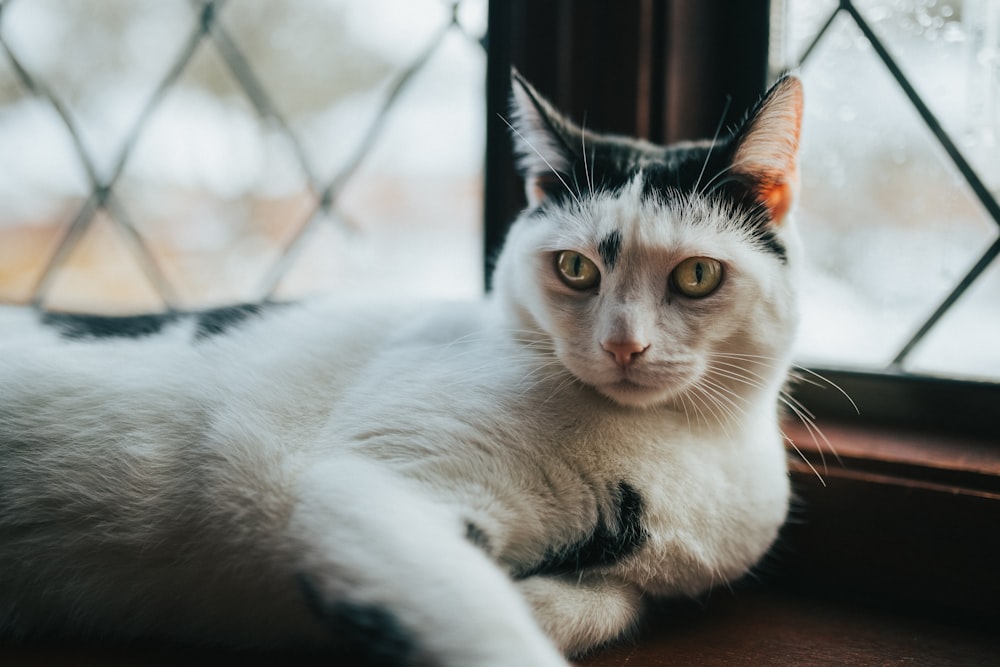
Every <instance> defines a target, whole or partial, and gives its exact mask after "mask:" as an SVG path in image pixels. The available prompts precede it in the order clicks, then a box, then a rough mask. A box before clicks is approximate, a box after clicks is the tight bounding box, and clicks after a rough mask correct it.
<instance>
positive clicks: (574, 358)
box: [0, 75, 802, 667]
mask: <svg viewBox="0 0 1000 667" xmlns="http://www.w3.org/2000/svg"><path fill="white" fill-rule="evenodd" d="M513 87H514V100H515V102H514V105H515V112H514V120H513V128H514V133H515V135H516V137H515V141H517V145H518V151H519V154H520V166H521V169H522V171H523V174H524V176H525V180H526V183H527V190H528V193H529V199H530V206H529V208H528V209H527V210H526V211H525V212H524V213H522V214H521V216H520V217H519V218H518V220H517V221H516V223H515V224H514V226H513V227H512V229H511V230H510V233H509V236H508V238H507V241H506V245H505V247H504V250H503V252H502V254H501V255H500V257H499V259H498V262H497V265H496V273H495V279H494V285H495V289H494V291H493V293H492V294H490V295H489V296H488V297H486V298H485V299H484V300H483V301H482V302H480V303H471V304H466V305H441V306H430V305H409V306H406V307H394V308H388V307H384V306H382V307H379V308H372V309H369V310H368V311H367V312H364V311H362V310H347V309H344V308H338V307H336V306H334V305H331V304H324V303H302V304H298V305H296V304H283V305H277V304H263V305H260V306H242V307H234V308H229V309H222V310H216V311H210V312H205V313H190V314H168V315H160V316H140V317H132V318H99V317H86V316H74V315H65V314H39V313H36V312H34V311H29V310H25V309H15V308H8V309H5V310H3V311H0V331H2V335H0V635H2V636H5V637H7V638H21V637H46V636H51V635H57V636H67V635H69V636H102V637H103V636H111V637H136V636H139V637H160V638H171V639H180V640H184V641H196V642H208V643H220V644H225V645H236V646H239V645H243V646H284V645H304V644H308V645H313V644H330V645H331V646H332V647H333V648H332V649H331V650H334V651H337V652H339V653H335V655H344V656H348V657H350V658H351V659H353V660H356V661H359V662H361V661H365V662H366V664H386V665H390V664H391V665H442V666H444V665H447V666H452V667H470V666H487V665H497V666H500V665H504V666H507V667H525V666H528V665H537V666H547V665H551V666H556V665H565V664H566V662H565V658H564V657H563V656H564V655H570V656H572V655H578V654H580V653H582V652H585V651H587V650H589V649H592V648H593V647H595V646H598V645H601V644H603V643H606V642H608V641H611V640H614V639H615V638H617V637H619V636H621V635H622V634H623V633H626V632H627V631H628V630H629V629H630V628H632V627H633V626H634V624H635V623H636V620H637V618H638V616H639V614H640V610H641V608H642V605H643V600H644V599H645V598H648V597H653V596H670V595H683V596H687V595H696V594H698V593H700V592H702V591H705V590H706V589H708V588H710V587H712V586H713V585H719V584H722V583H723V582H727V581H730V580H733V579H735V578H738V577H740V576H741V575H743V574H744V573H746V572H747V571H748V570H749V569H750V568H751V567H752V566H753V565H754V564H755V563H756V562H757V561H758V560H759V559H760V558H761V557H762V555H763V554H764V553H765V552H766V551H767V550H768V549H769V547H770V545H771V543H772V542H773V540H774V539H775V536H776V534H777V531H778V528H779V527H780V526H781V524H782V523H783V521H784V519H785V514H786V511H787V506H788V499H789V485H788V479H787V476H786V462H785V450H784V447H783V443H782V436H781V434H780V432H779V428H778V412H779V411H778V407H777V406H778V394H779V391H780V389H781V387H782V385H783V383H784V382H785V379H786V374H787V371H788V366H789V351H790V347H791V342H792V338H793V335H794V331H795V328H796V320H797V314H796V311H797V307H796V296H795V293H796V289H795V288H796V278H795V274H794V263H795V259H796V254H797V253H796V241H795V236H794V232H793V229H792V227H791V221H790V219H789V216H788V211H789V207H790V205H791V203H792V200H793V197H794V190H795V184H796V150H797V145H798V134H799V124H800V118H801V106H802V93H801V85H800V83H799V82H798V81H797V80H796V79H794V78H785V79H783V80H781V81H779V82H778V83H777V84H776V85H775V87H774V88H772V90H771V91H770V92H769V93H768V95H767V96H766V97H765V99H764V100H763V101H762V102H761V103H760V104H759V105H758V107H757V108H756V109H755V110H753V111H752V112H751V114H750V115H749V116H748V117H747V120H746V121H745V122H744V123H743V124H742V125H741V127H739V128H738V129H737V130H736V131H735V132H733V133H732V135H731V136H728V137H724V138H722V139H720V140H718V141H716V142H714V143H709V142H704V143H697V144H686V145H683V146H674V147H659V146H654V145H651V144H648V143H645V142H641V141H634V140H630V139H625V138H621V137H613V136H601V135H597V134H593V133H590V132H583V131H581V130H580V129H579V128H578V127H577V126H575V125H573V124H572V123H570V122H569V121H568V120H566V119H565V118H563V117H562V116H560V115H559V114H558V113H557V112H556V111H555V110H554V109H552V108H551V106H550V105H549V104H548V103H547V102H545V101H544V100H543V99H542V98H541V97H539V95H538V94H537V93H536V92H535V91H534V90H533V89H532V88H531V87H530V86H529V85H528V84H527V83H526V82H524V81H523V80H522V79H520V77H518V76H517V75H515V77H514V82H513Z"/></svg>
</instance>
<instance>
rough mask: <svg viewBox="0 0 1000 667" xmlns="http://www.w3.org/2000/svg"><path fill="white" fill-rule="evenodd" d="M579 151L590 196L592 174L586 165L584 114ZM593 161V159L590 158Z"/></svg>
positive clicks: (592, 188) (592, 183)
mask: <svg viewBox="0 0 1000 667" xmlns="http://www.w3.org/2000/svg"><path fill="white" fill-rule="evenodd" d="M580 152H581V154H582V155H583V180H584V181H586V183H587V187H588V188H589V189H590V196H591V197H593V196H594V176H593V174H591V173H590V168H589V167H588V166H587V118H586V116H584V118H583V125H582V126H581V128H580ZM591 162H593V160H591Z"/></svg>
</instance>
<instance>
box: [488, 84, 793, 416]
mask: <svg viewBox="0 0 1000 667" xmlns="http://www.w3.org/2000/svg"><path fill="white" fill-rule="evenodd" d="M801 118H802V86H801V84H800V82H799V81H798V80H797V79H795V78H792V77H787V78H784V79H782V80H780V81H779V82H778V83H777V84H775V86H774V87H773V88H772V89H771V90H770V92H768V93H767V95H766V96H765V97H764V98H763V99H762V100H761V101H760V103H759V104H758V105H757V106H756V107H755V108H754V109H753V110H752V111H751V112H750V113H749V114H748V115H747V117H746V119H745V120H744V121H743V122H742V123H741V124H740V125H739V127H737V128H735V130H733V131H732V132H729V133H727V134H726V135H725V136H722V137H719V138H717V140H715V141H704V142H696V143H685V144H679V145H673V146H667V147H664V146H657V145H653V144H650V143H648V142H644V141H637V140H633V139H628V138H624V137H618V136H609V135H599V134H596V133H593V132H590V131H587V130H583V129H581V128H580V127H579V126H577V125H575V124H574V123H573V122H571V121H570V120H569V119H567V118H566V117H564V116H563V115H561V114H560V113H559V112H557V111H556V110H555V109H554V108H553V107H552V105H551V104H549V103H548V102H547V101H545V100H544V99H543V98H542V97H541V96H540V95H539V94H538V93H537V92H536V91H535V90H534V89H533V88H532V87H531V86H530V85H529V84H528V83H527V82H526V81H524V80H523V79H522V78H521V77H520V76H519V75H517V74H516V73H515V74H514V77H513V113H512V123H511V126H512V130H513V135H514V141H515V144H516V153H517V156H518V166H519V169H520V171H521V174H522V176H523V177H524V180H525V185H526V191H527V195H528V201H529V205H528V208H527V209H526V210H525V211H524V212H522V214H521V215H520V217H519V218H518V219H517V221H516V222H515V223H514V225H513V226H512V228H511V230H510V232H509V234H508V237H507V241H506V243H505V246H504V250H503V252H502V253H501V255H500V257H499V258H498V261H497V266H496V273H495V279H494V285H495V290H496V297H497V298H498V299H499V300H500V302H501V303H502V304H503V305H504V306H505V308H506V309H507V313H508V316H509V317H511V318H513V319H514V321H515V324H514V326H515V328H518V329H521V330H528V331H532V332H536V333H537V334H538V335H540V336H542V337H544V338H545V339H547V340H550V341H551V343H552V345H553V347H554V349H555V354H556V355H557V357H558V358H559V360H560V361H561V362H562V363H563V364H564V365H565V366H566V368H567V369H568V370H569V371H570V372H571V373H572V374H573V375H575V376H576V377H577V378H578V379H579V380H580V381H582V382H583V383H585V384H587V385H590V386H592V387H594V388H596V389H597V390H598V391H599V392H600V393H602V394H604V395H605V396H606V397H608V398H610V399H612V400H613V401H616V402H617V403H620V404H622V405H628V406H651V405H658V404H663V403H675V404H677V405H678V407H684V408H685V409H687V408H688V407H690V408H691V409H692V410H695V411H698V410H699V408H698V404H699V403H701V404H702V405H703V406H716V407H714V408H713V407H703V408H702V410H707V411H710V412H711V411H713V410H724V409H725V408H724V407H718V405H719V404H720V403H722V404H723V405H727V406H731V405H733V404H734V403H735V399H734V398H733V397H732V396H731V395H732V394H738V395H739V396H740V397H744V396H746V395H747V394H750V393H753V392H754V391H756V390H758V389H763V388H765V387H766V388H767V389H774V388H775V387H776V386H777V385H779V384H780V383H781V382H782V381H783V379H784V378H783V376H784V374H785V371H786V367H787V360H788V354H789V348H790V347H791V344H792V339H793V337H794V332H795V328H796V323H797V305H796V298H795V292H796V290H795V276H794V275H793V266H794V262H795V259H796V237H795V234H794V231H793V229H792V225H791V219H790V210H791V207H792V203H793V200H794V197H795V193H796V185H797V182H798V179H797V163H796V154H797V150H798V144H799V127H800V123H801Z"/></svg>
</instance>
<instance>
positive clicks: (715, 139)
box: [692, 95, 733, 194]
mask: <svg viewBox="0 0 1000 667" xmlns="http://www.w3.org/2000/svg"><path fill="white" fill-rule="evenodd" d="M732 101H733V98H732V97H731V96H729V95H726V104H725V105H724V106H723V107H722V115H721V116H719V123H718V124H717V125H716V126H715V134H714V135H712V143H710V144H709V145H708V153H706V154H705V161H704V162H702V164H701V171H700V172H698V180H696V181H695V182H694V187H693V188H692V190H694V192H696V193H698V194H701V193H700V192H699V190H698V186H699V185H700V184H701V179H702V177H703V176H704V175H705V168H706V167H708V162H709V160H711V159H712V151H713V150H715V145H716V143H717V142H718V141H719V133H720V132H721V131H722V124H723V123H724V122H725V121H726V114H727V113H729V105H730V104H731V103H732Z"/></svg>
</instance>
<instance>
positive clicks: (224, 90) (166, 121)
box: [0, 0, 1000, 380]
mask: <svg viewBox="0 0 1000 667" xmlns="http://www.w3.org/2000/svg"><path fill="white" fill-rule="evenodd" d="M649 2H652V3H653V4H655V0H649ZM647 4H648V3H647ZM839 9H840V10H839ZM850 9H851V10H852V11H853V12H856V14H852V11H847V10H843V9H842V8H841V5H840V3H838V1H837V0H772V1H771V24H770V40H769V41H770V66H771V72H772V75H775V74H777V73H778V72H779V71H782V70H785V69H789V68H792V69H796V70H797V71H798V72H799V73H800V75H801V76H802V77H803V79H804V81H805V85H806V96H807V104H806V118H805V122H804V130H803V131H804V143H803V152H802V174H803V181H802V196H801V200H800V205H799V215H798V219H799V226H800V229H801V231H802V233H803V236H804V237H805V244H806V247H807V252H808V255H809V262H808V267H807V268H808V270H807V272H806V276H805V281H806V285H805V291H806V298H805V300H804V310H805V313H804V315H805V320H804V325H803V332H802V334H803V335H802V340H801V344H800V351H799V357H800V359H801V360H802V362H803V363H810V364H820V365H824V364H825V365H839V366H850V367H856V368H885V367H887V366H891V365H893V363H894V360H897V359H901V357H900V356H899V354H900V349H901V347H904V346H906V345H907V344H908V341H913V340H914V339H913V335H914V332H915V331H918V330H919V329H920V328H921V327H922V326H924V325H925V324H926V323H927V322H928V321H929V320H928V318H929V317H931V316H932V315H935V314H937V317H935V318H933V322H932V324H931V326H929V327H928V330H927V331H926V332H925V333H924V334H923V335H921V336H920V337H919V339H917V340H916V342H915V343H914V344H913V347H912V350H908V351H907V353H906V355H905V363H904V364H903V366H904V367H905V370H906V371H907V372H914V373H923V374H931V375H939V376H947V377H963V378H975V379H988V380H997V379H1000V344H998V342H997V341H998V340H1000V335H998V331H1000V307H998V306H1000V266H998V265H997V262H996V261H994V258H995V257H996V254H997V249H998V248H1000V245H997V243H998V241H997V239H998V236H1000V234H998V225H997V221H996V220H997V219H996V217H995V216H994V213H995V211H993V212H991V210H990V209H989V207H988V206H987V205H985V204H984V201H986V200H987V199H989V198H990V197H992V199H993V200H995V199H996V198H997V195H998V194H1000V152H998V150H997V141H998V133H1000V2H995V1H993V0H858V1H857V2H854V3H850ZM487 13H488V7H487V0H461V1H460V2H445V1H444V0H365V1H363V2H362V1H359V0H293V1H289V2H281V3H276V2H268V1H267V0H238V1H237V0H230V1H229V2H225V1H216V2H207V1H201V0H193V1H188V0H142V1H136V0H0V301H3V302H10V303H22V304H28V303H33V304H35V305H39V306H42V307H45V308H50V309H57V310H72V311H87V312H95V311H96V312H106V313H134V312H144V311H151V310H164V309H168V308H176V309H190V308H200V307H206V306H214V305H222V304H227V303H233V302H243V301H252V300H256V299H261V298H279V299H284V298H292V297H298V296H303V295H307V294H314V293H322V292H330V291H336V292H338V293H342V294H349V295H352V296H357V297H368V296H373V295H384V294H387V293H391V294H393V295H394V296H396V297H401V298H415V297H428V296H429V297H440V298H471V297H475V296H477V295H479V294H480V293H481V292H482V285H483V281H484V276H483V268H482V267H483V259H482V247H483V241H482V238H483V226H482V225H483V223H482V218H483V185H482V183H483V164H484V145H485V143H486V140H485V132H486V124H487V123H488V122H499V120H498V119H488V118H487V114H486V111H485V77H486V61H487V59H486V51H485V49H484V40H483V38H484V35H485V34H486V29H487ZM865 29H868V30H870V31H872V34H873V35H874V36H875V37H876V39H877V41H878V42H879V47H878V48H882V49H884V50H885V51H886V52H887V53H888V54H889V55H890V56H891V59H892V61H893V62H894V63H895V65H896V66H898V70H899V72H898V73H897V74H901V75H902V76H903V77H904V78H905V81H906V82H907V84H908V85H910V86H912V89H913V92H914V93H915V94H916V95H917V96H918V97H919V98H920V100H922V103H924V104H925V105H926V107H927V109H928V110H929V111H930V113H931V114H932V115H933V116H934V117H935V118H936V120H937V121H939V123H940V130H941V133H943V134H944V135H945V136H946V138H947V140H948V141H950V142H952V143H953V145H954V147H955V149H956V150H957V151H958V153H959V154H960V157H962V158H963V159H964V161H965V162H966V164H965V165H964V166H959V165H956V161H955V159H954V156H953V155H950V154H949V152H948V151H947V150H946V149H945V148H943V145H942V140H941V138H940V136H937V135H936V134H935V133H934V132H933V131H932V129H931V128H930V127H929V126H928V123H927V121H926V118H924V117H921V114H920V112H919V111H918V110H917V107H916V106H915V105H914V102H913V100H912V99H911V97H908V96H907V94H906V91H905V90H904V88H903V87H902V86H901V84H900V82H899V77H898V76H896V75H895V74H894V73H893V72H892V71H891V68H890V67H888V66H887V63H886V61H885V59H884V58H883V57H882V56H881V54H880V53H879V51H878V48H876V47H875V46H873V43H872V40H871V39H870V38H869V37H870V36H868V35H866V33H865ZM543 92H549V91H543ZM578 120H579V119H578ZM714 123H715V120H714V119H713V120H712V123H711V124H713V125H714ZM595 129H596V128H595ZM970 174H971V178H973V180H977V181H978V184H979V185H978V186H976V185H975V184H970ZM976 187H980V188H981V189H982V190H983V192H985V198H984V196H981V195H982V194H983V193H982V192H980V193H979V194H977V192H976ZM994 203H995V202H994ZM963 283H965V284H963ZM959 285H962V287H961V289H959V293H958V294H956V295H955V296H954V298H953V299H950V301H951V303H948V304H947V307H946V308H944V310H943V311H942V312H940V313H937V311H939V310H941V305H942V303H943V302H945V301H949V297H950V295H952V294H953V293H955V291H956V286H959Z"/></svg>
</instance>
